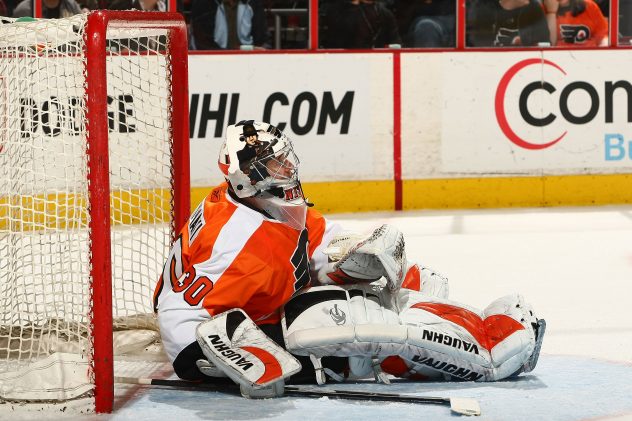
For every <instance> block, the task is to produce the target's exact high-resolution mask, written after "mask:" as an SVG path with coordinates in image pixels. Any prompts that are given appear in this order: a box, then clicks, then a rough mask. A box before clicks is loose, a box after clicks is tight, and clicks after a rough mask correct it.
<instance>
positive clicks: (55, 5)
mask: <svg viewBox="0 0 632 421" xmlns="http://www.w3.org/2000/svg"><path fill="white" fill-rule="evenodd" d="M35 1H37V0H35ZM79 13H81V8H80V7H79V4H77V2H76V1H75V0H42V17H43V18H46V19H59V18H66V17H68V16H73V15H76V14H79ZM25 16H26V17H33V4H32V0H22V1H21V2H20V3H18V5H17V6H16V7H15V10H13V17H14V18H22V17H25Z"/></svg>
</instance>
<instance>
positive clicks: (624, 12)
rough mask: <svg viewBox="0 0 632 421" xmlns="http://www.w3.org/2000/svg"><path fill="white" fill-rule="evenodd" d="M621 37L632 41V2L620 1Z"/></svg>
mask: <svg viewBox="0 0 632 421" xmlns="http://www.w3.org/2000/svg"><path fill="white" fill-rule="evenodd" d="M619 35H620V36H622V37H624V38H625V41H627V42H631V41H632V0H619Z"/></svg>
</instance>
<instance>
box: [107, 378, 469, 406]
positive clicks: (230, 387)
mask: <svg viewBox="0 0 632 421" xmlns="http://www.w3.org/2000/svg"><path fill="white" fill-rule="evenodd" d="M114 382H115V383H126V384H140V385H152V386H167V387H181V388H189V389H204V390H209V391H214V392H224V393H231V394H237V395H239V394H240V393H239V387H238V386H237V385H236V384H212V383H196V382H190V381H186V380H168V379H147V378H136V377H115V378H114ZM285 395H286V396H296V397H312V398H322V397H327V398H331V399H346V400H357V401H386V402H405V403H416V404H431V405H448V406H450V409H451V410H452V411H453V412H455V413H457V414H461V415H480V414H481V407H480V405H479V404H478V401H476V400H475V399H471V398H443V397H436V396H413V395H401V394H398V393H380V392H369V391H356V390H339V389H330V388H328V387H318V386H285Z"/></svg>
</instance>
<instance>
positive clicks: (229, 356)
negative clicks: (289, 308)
mask: <svg viewBox="0 0 632 421" xmlns="http://www.w3.org/2000/svg"><path fill="white" fill-rule="evenodd" d="M196 339H197V342H198V343H199V344H200V347H201V348H202V352H203V353H204V356H205V357H206V358H208V360H209V361H210V362H211V363H212V364H213V365H214V366H215V367H216V368H218V369H220V370H221V371H223V372H224V373H225V374H226V375H227V376H228V377H230V378H231V379H232V380H233V381H234V382H235V383H238V384H239V385H240V389H241V394H242V395H243V396H244V397H247V398H271V397H277V396H282V395H283V391H284V386H285V379H286V378H288V377H289V376H291V375H292V374H294V373H297V372H298V371H300V369H301V364H300V363H299V362H298V360H297V359H296V358H294V357H293V356H292V355H291V354H290V353H289V352H287V351H286V350H285V349H283V348H282V347H280V346H279V345H277V344H276V343H275V342H274V341H273V340H272V339H270V338H269V337H268V336H267V335H266V334H265V333H263V332H262V331H261V329H259V328H258V327H257V325H255V323H254V322H253V321H252V320H251V319H250V317H248V315H247V314H246V313H244V312H243V311H242V310H240V309H235V310H229V311H226V312H224V313H221V314H218V315H217V316H214V317H213V318H212V319H211V320H208V321H205V322H202V323H200V324H199V325H198V327H197V330H196Z"/></svg>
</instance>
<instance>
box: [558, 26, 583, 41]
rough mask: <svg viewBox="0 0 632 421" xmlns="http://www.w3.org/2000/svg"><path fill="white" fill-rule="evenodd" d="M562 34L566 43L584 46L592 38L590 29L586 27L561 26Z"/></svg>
mask: <svg viewBox="0 0 632 421" xmlns="http://www.w3.org/2000/svg"><path fill="white" fill-rule="evenodd" d="M560 34H561V35H562V39H563V40H564V42H567V43H569V44H583V43H585V42H586V40H588V39H589V38H590V28H589V27H587V26H586V25H564V24H562V25H560Z"/></svg>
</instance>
